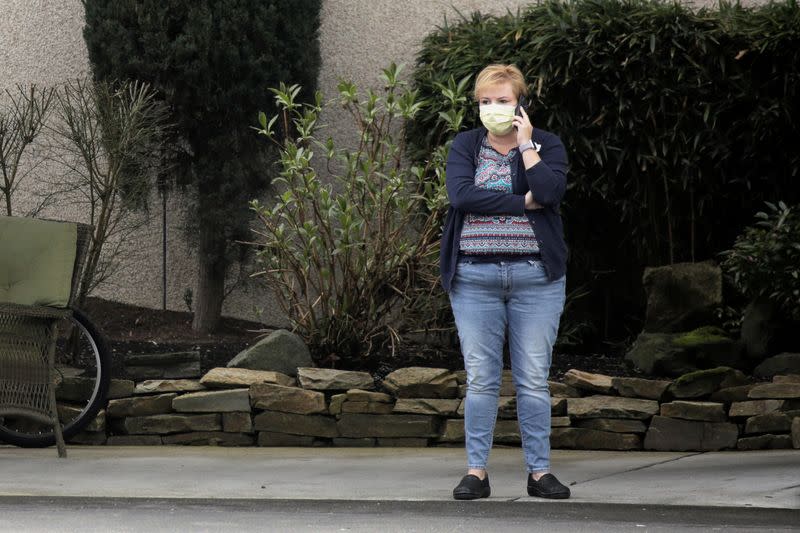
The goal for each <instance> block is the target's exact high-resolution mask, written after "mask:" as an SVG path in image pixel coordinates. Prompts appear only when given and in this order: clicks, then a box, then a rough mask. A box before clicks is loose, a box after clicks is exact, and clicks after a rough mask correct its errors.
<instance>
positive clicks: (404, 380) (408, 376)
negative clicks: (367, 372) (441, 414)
mask: <svg viewBox="0 0 800 533" xmlns="http://www.w3.org/2000/svg"><path fill="white" fill-rule="evenodd" d="M383 387H384V389H386V390H387V391H388V392H389V393H390V394H393V395H394V396H396V397H397V398H455V397H456V396H457V394H458V381H457V380H456V378H455V376H453V374H452V373H451V372H450V371H449V370H446V369H444V368H425V367H408V368H400V369H398V370H395V371H394V372H392V373H390V374H389V375H387V376H386V378H385V379H384V380H383Z"/></svg>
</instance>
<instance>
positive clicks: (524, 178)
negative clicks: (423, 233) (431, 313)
mask: <svg viewBox="0 0 800 533" xmlns="http://www.w3.org/2000/svg"><path fill="white" fill-rule="evenodd" d="M526 94H527V86H526V84H525V79H524V77H523V75H522V73H521V72H520V70H519V69H518V68H517V67H515V66H513V65H490V66H488V67H486V68H485V69H483V70H482V71H481V73H480V74H479V75H478V77H477V79H476V80H475V99H476V100H477V102H478V105H479V106H480V117H481V122H482V123H483V127H479V128H476V129H474V130H470V131H466V132H462V133H459V134H458V135H457V136H456V138H455V139H454V141H453V145H452V147H451V148H450V153H449V156H448V160H447V194H448V196H449V199H450V209H449V212H448V216H447V222H446V224H445V228H444V232H443V236H442V249H441V257H440V264H441V271H442V284H443V285H444V288H445V290H446V291H447V292H448V293H449V295H450V303H451V305H452V308H453V314H454V316H455V320H456V327H457V328H458V335H459V339H460V341H461V352H462V354H463V356H464V367H465V368H466V370H467V397H466V406H465V417H464V418H465V420H464V422H465V434H466V448H467V466H468V471H467V475H466V476H464V478H463V479H462V480H461V482H460V483H459V484H458V486H456V488H455V489H454V490H453V497H454V498H455V499H458V500H472V499H476V498H487V497H488V496H489V494H490V492H491V491H490V488H489V476H488V475H487V472H486V463H487V460H488V458H489V450H490V449H491V446H492V435H493V432H494V423H495V420H496V418H497V399H498V394H499V390H500V382H501V377H502V370H503V346H504V343H505V340H506V331H508V344H509V351H510V355H511V369H512V375H513V378H514V385H515V386H516V390H517V416H518V420H519V426H520V433H521V436H522V447H523V450H524V454H525V462H526V465H527V471H528V480H527V483H528V494H529V495H531V496H538V497H542V498H568V497H569V495H570V491H569V489H568V488H567V487H565V486H564V485H562V484H561V483H560V482H559V481H558V479H556V477H555V476H554V475H553V474H551V473H550V393H549V391H548V386H547V378H548V375H549V372H550V361H551V356H552V350H553V343H554V342H555V340H556V335H557V332H558V323H559V319H560V316H561V312H562V310H563V308H564V287H565V282H566V281H565V271H566V257H567V247H566V244H565V243H564V237H563V229H562V224H561V217H560V215H559V204H560V202H561V198H562V197H563V196H564V191H565V189H566V177H567V155H566V151H565V149H564V145H563V144H562V143H561V140H560V139H559V138H558V137H557V136H555V135H553V134H552V133H548V132H546V131H542V130H539V129H536V130H534V129H533V126H532V125H531V121H530V119H529V118H528V114H527V113H526V111H525V109H524V107H523V106H519V107H518V106H517V104H518V103H520V100H521V99H522V98H523V97H524V96H525V95H526Z"/></svg>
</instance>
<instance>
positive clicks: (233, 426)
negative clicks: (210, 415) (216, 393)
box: [222, 411, 253, 433]
mask: <svg viewBox="0 0 800 533" xmlns="http://www.w3.org/2000/svg"><path fill="white" fill-rule="evenodd" d="M222 431H224V432H225V433H252V432H253V419H252V418H251V417H250V412H249V411H248V412H246V413H244V412H239V413H236V412H233V413H222Z"/></svg>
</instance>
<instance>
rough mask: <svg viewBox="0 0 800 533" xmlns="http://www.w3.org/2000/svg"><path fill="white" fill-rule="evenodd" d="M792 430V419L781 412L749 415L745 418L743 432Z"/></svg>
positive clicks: (781, 431)
mask: <svg viewBox="0 0 800 533" xmlns="http://www.w3.org/2000/svg"><path fill="white" fill-rule="evenodd" d="M791 430H792V419H791V418H789V417H788V416H786V415H785V414H783V413H777V412H776V413H767V414H765V415H756V416H751V417H750V418H748V419H747V423H746V424H745V426H744V432H745V433H747V434H752V433H783V432H789V431H791Z"/></svg>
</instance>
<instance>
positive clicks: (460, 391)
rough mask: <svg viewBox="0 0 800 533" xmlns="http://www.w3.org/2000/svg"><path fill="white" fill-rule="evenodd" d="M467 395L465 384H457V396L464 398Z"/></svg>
mask: <svg viewBox="0 0 800 533" xmlns="http://www.w3.org/2000/svg"><path fill="white" fill-rule="evenodd" d="M466 396H467V386H466V385H459V386H458V398H465V397H466Z"/></svg>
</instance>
